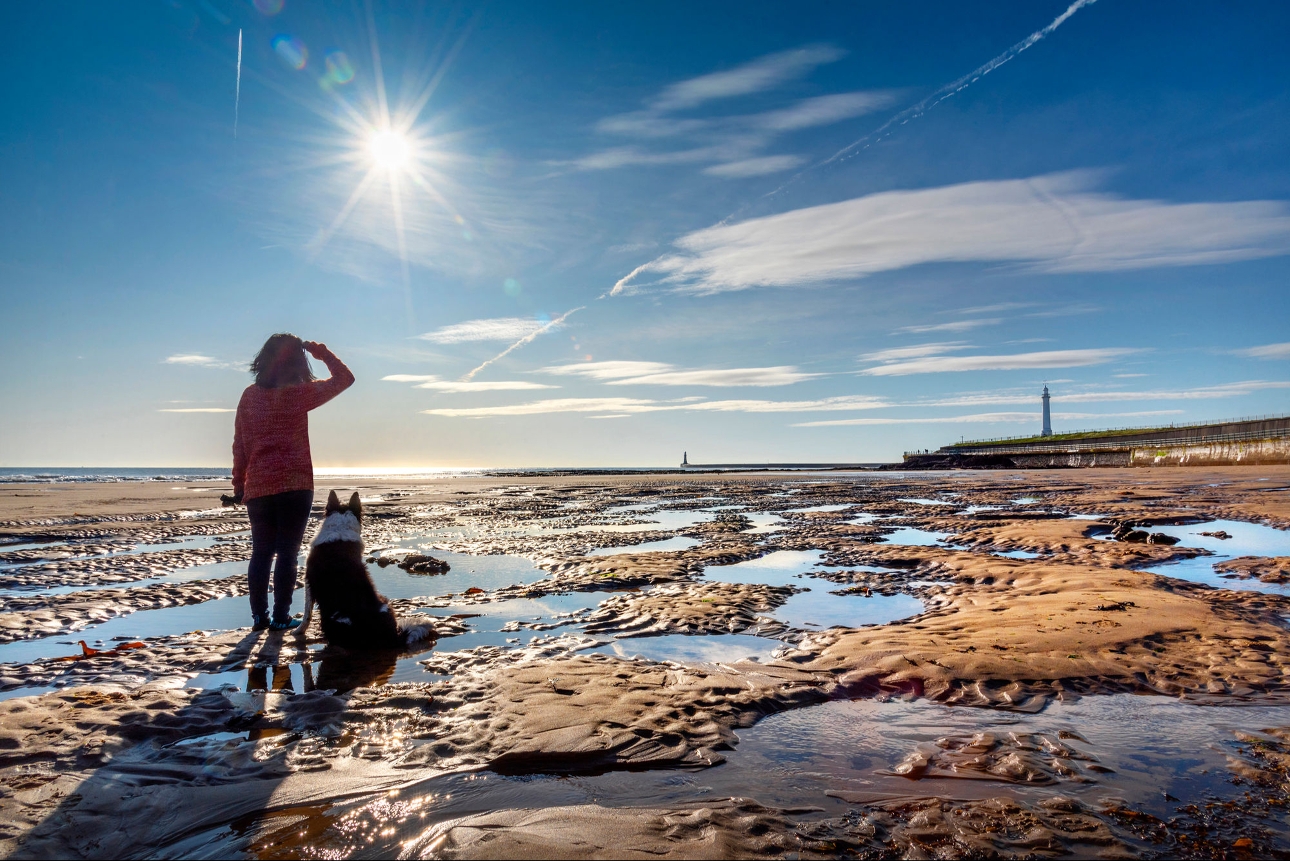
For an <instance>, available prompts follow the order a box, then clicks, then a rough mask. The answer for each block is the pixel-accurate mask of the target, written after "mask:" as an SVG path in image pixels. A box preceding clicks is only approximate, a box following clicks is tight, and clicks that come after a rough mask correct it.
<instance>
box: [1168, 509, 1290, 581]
mask: <svg viewBox="0 0 1290 861" xmlns="http://www.w3.org/2000/svg"><path fill="white" fill-rule="evenodd" d="M1151 531H1152V532H1163V533H1165V534H1166V535H1172V536H1174V537H1175V538H1178V539H1181V540H1180V542H1179V544H1178V546H1179V547H1199V548H1201V549H1203V550H1208V551H1210V552H1211V553H1213V554H1214V555H1213V556H1200V557H1197V558H1195V559H1184V560H1182V561H1180V562H1173V563H1170V564H1167V565H1159V566H1156V567H1154V568H1149V569H1147V570H1149V571H1151V573H1153V574H1161V575H1164V576H1165V577H1177V578H1179V579H1181V580H1190V581H1192V582H1194V583H1207V584H1209V585H1210V586H1216V587H1218V588H1220V589H1239V590H1245V591H1254V592H1275V593H1277V594H1281V595H1290V585H1279V584H1275V583H1264V582H1262V581H1261V580H1254V579H1250V580H1242V579H1239V578H1232V579H1228V578H1226V577H1223V576H1222V575H1221V574H1219V573H1218V572H1216V571H1215V570H1214V564H1215V563H1216V562H1222V561H1224V560H1226V559H1232V558H1234V557H1237V556H1290V532H1287V531H1286V530H1283V529H1274V528H1272V527H1271V526H1264V525H1262V524H1259V523H1245V522H1243V521H1240V520H1211V521H1209V522H1208V523H1190V524H1187V525H1186V526H1153V527H1151ZM1220 531H1222V532H1226V533H1228V534H1229V535H1231V536H1232V537H1231V538H1228V539H1222V538H1213V537H1210V536H1207V535H1201V534H1200V533H1202V532H1220Z"/></svg>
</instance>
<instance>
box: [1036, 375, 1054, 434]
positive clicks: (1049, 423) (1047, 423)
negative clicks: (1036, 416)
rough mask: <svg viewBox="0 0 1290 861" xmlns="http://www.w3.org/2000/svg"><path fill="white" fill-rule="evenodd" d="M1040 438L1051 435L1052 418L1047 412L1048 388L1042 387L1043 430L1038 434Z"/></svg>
mask: <svg viewBox="0 0 1290 861" xmlns="http://www.w3.org/2000/svg"><path fill="white" fill-rule="evenodd" d="M1039 435H1040V436H1052V435H1053V417H1052V413H1050V412H1049V411H1048V386H1044V429H1043V430H1042V431H1040V432H1039Z"/></svg>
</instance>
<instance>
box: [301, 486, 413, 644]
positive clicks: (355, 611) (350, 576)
mask: <svg viewBox="0 0 1290 861" xmlns="http://www.w3.org/2000/svg"><path fill="white" fill-rule="evenodd" d="M362 516H363V507H362V504H361V503H360V502H359V499H358V494H357V493H355V494H354V495H353V496H351V497H350V498H349V503H348V504H347V505H341V504H340V499H339V498H338V497H337V496H336V491H334V490H333V491H332V492H331V494H330V495H328V497H327V510H326V513H325V514H324V515H323V523H322V527H321V528H319V530H318V534H317V535H316V536H314V540H313V542H312V543H311V545H310V550H309V558H308V560H307V561H306V562H305V616H304V619H303V620H302V621H301V623H300V627H299V628H298V629H296V636H297V637H300V638H303V637H304V636H305V631H306V630H307V629H308V628H309V622H310V620H311V619H312V618H313V609H314V604H315V603H317V605H318V613H319V616H320V622H321V624H322V634H323V638H324V639H326V640H327V642H328V643H329V644H331V645H335V646H341V647H342V648H346V649H402V648H405V647H407V646H408V645H409V644H411V643H416V642H419V641H421V640H426V639H433V638H434V630H435V629H434V623H433V622H431V621H430V620H429V619H428V618H426V617H422V618H421V619H419V620H418V623H417V624H411V625H401V624H400V623H399V620H398V618H397V617H396V616H395V614H394V610H393V609H392V608H391V607H390V602H389V600H388V599H387V598H386V597H385V596H384V595H382V594H381V593H379V592H377V591H376V585H375V584H374V583H372V577H371V575H370V574H368V573H367V566H366V565H364V564H363V536H362Z"/></svg>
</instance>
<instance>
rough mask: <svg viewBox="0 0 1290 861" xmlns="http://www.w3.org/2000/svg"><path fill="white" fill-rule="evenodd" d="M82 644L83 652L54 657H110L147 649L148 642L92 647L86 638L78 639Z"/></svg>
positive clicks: (73, 658) (77, 659)
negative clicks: (104, 647) (107, 647)
mask: <svg viewBox="0 0 1290 861" xmlns="http://www.w3.org/2000/svg"><path fill="white" fill-rule="evenodd" d="M78 642H79V643H80V644H81V653H80V654H79V655H66V656H64V657H61V658H54V660H55V661H79V660H82V659H83V658H110V657H112V656H113V655H119V654H121V653H122V652H128V651H130V650H131V649H146V648H148V644H147V643H140V642H139V641H138V640H135V641H133V642H130V643H122V644H121V645H119V646H115V647H113V648H111V649H91V648H90V647H89V645H87V644H86V642H85V641H84V640H79V641H78Z"/></svg>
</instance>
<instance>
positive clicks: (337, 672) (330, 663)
mask: <svg viewBox="0 0 1290 861" xmlns="http://www.w3.org/2000/svg"><path fill="white" fill-rule="evenodd" d="M403 654H404V652H403V651H402V650H401V649H393V650H386V649H382V650H377V651H363V652H351V651H349V650H347V649H342V648H339V647H336V646H328V647H327V648H325V649H323V650H322V651H321V652H319V653H318V654H317V655H316V658H317V662H316V663H313V664H297V665H296V666H298V667H300V669H301V671H302V674H303V677H304V678H303V687H304V690H303V691H302V693H308V692H309V691H313V690H320V691H336V692H337V693H348V692H350V691H352V690H354V689H355V688H371V687H376V686H378V685H383V684H385V683H386V682H388V681H389V680H390V676H392V675H394V667H395V665H396V664H397V663H398V660H399V657H400V656H401V655H403ZM291 666H292V665H291V664H278V665H276V666H273V667H268V666H264V665H260V666H254V667H250V668H249V669H248V670H247V673H246V689H247V690H248V691H290V692H292V693H295V692H296V688H295V683H294V682H293V681H292V679H291Z"/></svg>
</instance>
